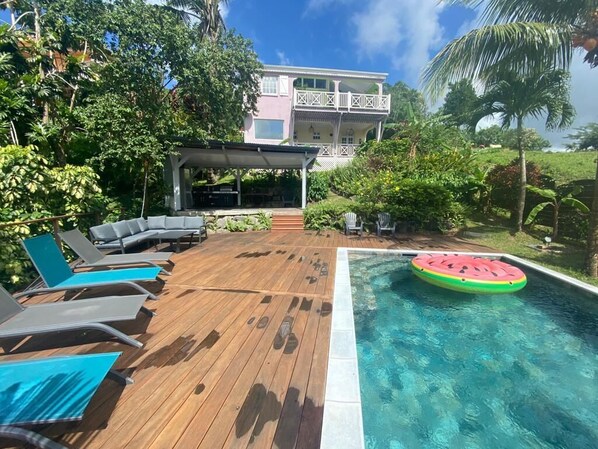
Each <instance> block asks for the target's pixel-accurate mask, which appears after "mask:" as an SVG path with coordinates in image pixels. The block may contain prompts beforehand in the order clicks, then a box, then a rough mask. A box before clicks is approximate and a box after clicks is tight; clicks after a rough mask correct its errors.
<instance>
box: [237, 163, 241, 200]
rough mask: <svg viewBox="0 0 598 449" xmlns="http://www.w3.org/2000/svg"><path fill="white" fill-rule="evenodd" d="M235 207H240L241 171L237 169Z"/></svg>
mask: <svg viewBox="0 0 598 449" xmlns="http://www.w3.org/2000/svg"><path fill="white" fill-rule="evenodd" d="M237 206H239V207H241V169H240V168H237Z"/></svg>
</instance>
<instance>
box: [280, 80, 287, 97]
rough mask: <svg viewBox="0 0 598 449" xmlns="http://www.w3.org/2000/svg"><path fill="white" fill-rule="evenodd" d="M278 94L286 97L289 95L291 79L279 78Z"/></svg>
mask: <svg viewBox="0 0 598 449" xmlns="http://www.w3.org/2000/svg"><path fill="white" fill-rule="evenodd" d="M278 92H279V95H281V96H283V97H286V96H288V95H289V77H288V76H279V77H278Z"/></svg>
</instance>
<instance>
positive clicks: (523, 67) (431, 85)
mask: <svg viewBox="0 0 598 449" xmlns="http://www.w3.org/2000/svg"><path fill="white" fill-rule="evenodd" d="M448 3H449V4H462V5H467V6H473V7H478V6H482V5H483V7H484V11H483V13H482V16H481V22H482V26H481V27H480V28H478V29H475V30H472V31H470V32H469V33H467V34H466V35H464V36H463V37H460V38H458V39H455V40H453V41H452V42H450V43H449V44H448V45H447V46H446V47H444V48H443V49H442V50H441V51H440V52H439V53H438V54H437V55H436V56H435V57H434V58H433V59H432V61H431V62H430V63H429V64H428V65H427V66H426V68H425V69H424V71H423V73H422V81H423V82H424V85H425V91H426V92H427V93H428V94H429V95H431V96H432V97H434V98H438V97H439V96H440V94H441V93H442V91H443V90H444V89H445V87H446V86H448V84H449V83H450V82H456V81H459V80H461V79H463V78H470V79H478V80H481V81H484V80H485V79H486V78H487V77H488V75H491V74H492V73H493V72H494V71H495V70H497V69H499V68H506V69H510V70H513V71H515V72H517V73H519V74H530V73H534V72H540V71H541V70H542V69H543V68H544V67H554V68H557V69H565V70H567V69H568V68H569V65H570V63H571V60H572V57H573V53H574V49H575V48H580V47H583V49H584V50H585V51H587V53H586V55H585V61H586V62H588V63H589V64H590V65H591V66H592V67H595V66H596V65H598V14H597V10H598V0H566V1H544V0H448ZM587 250H588V256H587V263H586V266H587V270H588V273H589V274H590V275H591V276H594V277H598V164H597V165H596V183H595V186H594V201H593V203H592V214H591V216H590V231H589V233H588V242H587Z"/></svg>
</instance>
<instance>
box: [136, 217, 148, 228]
mask: <svg viewBox="0 0 598 449" xmlns="http://www.w3.org/2000/svg"><path fill="white" fill-rule="evenodd" d="M136 220H137V224H138V225H139V229H141V230H142V231H147V230H148V229H149V226H148V225H147V220H146V219H145V218H137V219H136Z"/></svg>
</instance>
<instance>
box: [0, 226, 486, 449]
mask: <svg viewBox="0 0 598 449" xmlns="http://www.w3.org/2000/svg"><path fill="white" fill-rule="evenodd" d="M341 246H342V247H356V248H390V249H417V250H425V249H435V250H443V251H452V250H478V251H488V248H484V247H480V246H477V245H475V244H472V243H470V242H467V241H464V240H461V239H457V238H449V237H444V236H434V235H402V236H398V238H389V237H382V238H379V237H376V236H364V237H363V238H359V237H358V236H355V235H352V236H344V235H342V234H341V233H339V232H336V231H321V232H316V231H307V232H304V233H287V234H285V233H282V232H280V233H269V232H251V233H243V234H223V235H215V236H210V237H209V238H208V239H207V240H206V241H204V242H203V243H202V244H201V245H195V246H194V247H192V248H190V249H184V250H183V251H181V253H178V254H175V255H174V256H173V259H174V262H175V263H176V266H175V267H174V269H173V274H172V276H165V277H164V281H165V284H164V286H163V288H162V290H161V291H159V285H157V284H156V283H154V284H148V287H150V288H151V289H153V290H152V291H158V293H159V296H160V299H159V300H158V301H147V302H146V306H148V307H149V308H150V309H152V310H155V311H156V312H157V315H156V316H155V317H153V318H151V319H150V318H147V317H144V316H143V315H140V316H139V317H138V318H137V319H136V320H134V321H131V322H123V323H114V326H115V327H117V328H118V329H120V330H122V331H124V332H126V333H128V334H129V335H132V336H134V337H135V338H137V339H139V340H140V341H142V342H143V343H144V344H145V346H144V347H143V348H142V349H136V348H132V347H128V346H125V345H123V344H120V343H119V342H117V341H116V340H108V339H107V337H106V336H105V335H102V334H100V333H98V332H87V333H85V334H83V333H78V332H69V333H61V334H52V335H50V336H36V337H31V338H25V339H23V340H22V341H17V340H11V341H2V342H0V343H3V345H2V346H1V347H2V348H3V350H4V351H10V352H4V353H2V352H0V361H6V360H23V359H31V358H38V357H44V356H51V355H64V354H88V353H98V352H106V351H119V352H122V355H121V356H120V358H119V359H118V361H117V365H116V367H117V368H118V369H120V370H123V371H124V372H126V373H127V374H129V375H131V376H132V377H133V378H134V379H135V383H134V384H133V385H130V386H127V387H126V388H123V387H120V386H118V385H116V384H114V383H111V382H109V381H106V382H104V383H103V384H102V386H101V387H100V389H99V391H98V393H97V394H96V396H95V397H94V399H93V401H92V403H91V404H90V406H89V407H88V409H87V412H86V414H85V417H84V419H83V420H82V421H81V422H80V423H69V424H55V425H52V426H48V427H46V428H45V429H43V431H42V433H44V434H46V435H48V436H50V437H52V438H53V439H55V440H56V441H60V442H62V443H64V444H66V445H68V446H71V447H85V448H89V449H113V448H131V449H137V448H139V449H141V448H143V449H145V448H152V449H156V448H172V447H176V448H179V449H194V448H202V449H203V448H210V449H212V448H214V449H219V448H238V447H251V448H262V447H264V448H280V449H287V448H295V447H296V448H298V449H315V448H317V447H319V441H320V433H321V422H322V416H323V404H324V396H325V383H326V370H327V360H328V346H329V340H330V326H331V311H332V294H333V287H334V272H335V266H336V248H337V247H341ZM131 293H132V292H131V291H130V290H128V289H124V288H121V289H110V288H102V289H96V290H94V291H89V292H85V293H83V294H80V295H77V296H76V298H78V299H74V300H77V301H85V299H84V298H85V297H94V296H99V295H114V294H131ZM71 296H73V295H72V294H69V297H71ZM62 297H63V296H62V295H60V294H52V295H45V296H43V295H40V296H36V297H32V298H29V299H26V300H24V301H23V302H24V303H25V304H36V303H39V302H50V301H60V300H62ZM308 305H309V307H308ZM266 319H267V324H266V325H264V324H265V320H266ZM284 323H286V324H284ZM289 323H291V324H290V325H289ZM6 443H7V442H5V441H2V440H0V444H4V445H6Z"/></svg>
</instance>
